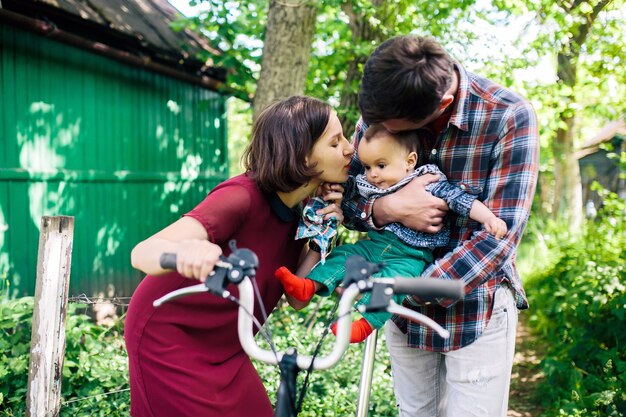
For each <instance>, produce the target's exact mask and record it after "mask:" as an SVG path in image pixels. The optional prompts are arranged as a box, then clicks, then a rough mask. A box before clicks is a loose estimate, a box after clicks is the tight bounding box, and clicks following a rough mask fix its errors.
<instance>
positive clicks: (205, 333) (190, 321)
mask: <svg viewBox="0 0 626 417" xmlns="http://www.w3.org/2000/svg"><path fill="white" fill-rule="evenodd" d="M186 216H190V217H193V218H194V219H197V220H198V221H200V222H201V223H202V224H203V225H204V227H205V228H206V230H207V232H208V234H209V239H210V240H211V241H212V242H214V243H217V244H219V245H220V246H221V248H222V250H223V251H224V254H225V255H228V254H229V253H230V250H229V248H228V242H229V241H230V240H231V239H235V240H236V241H237V247H239V248H248V249H251V250H252V251H254V252H255V253H256V254H257V255H258V257H259V269H258V271H257V282H258V285H259V289H260V292H261V295H262V298H263V302H264V303H265V306H266V309H267V311H268V312H271V311H272V310H273V309H274V307H275V306H276V304H277V303H278V301H279V299H280V297H281V296H282V294H283V290H282V287H281V285H280V283H279V282H278V280H276V279H275V278H274V271H275V270H276V269H277V268H279V267H280V266H287V267H288V268H289V269H292V270H294V269H295V268H296V264H297V260H298V257H299V255H300V252H301V250H302V246H303V243H304V242H303V241H295V240H294V237H295V234H296V228H297V224H298V216H297V215H296V214H295V213H294V212H293V211H292V210H290V209H289V208H288V207H286V206H285V205H284V204H283V203H282V202H281V201H280V200H279V199H278V197H277V196H276V195H268V194H264V193H262V192H261V191H260V190H259V188H258V187H257V186H256V184H255V182H254V181H253V180H252V179H250V178H248V176H247V175H245V174H244V175H240V176H237V177H235V178H232V179H230V180H228V181H225V182H224V183H222V184H220V185H218V186H217V187H216V188H215V189H214V190H213V191H211V193H210V194H209V195H208V196H207V197H206V199H204V201H202V202H201V203H200V204H199V205H198V206H197V207H196V208H194V209H193V210H192V211H191V212H189V213H187V214H186ZM195 284H198V281H195V280H190V279H187V278H184V277H182V276H181V275H179V274H178V273H175V272H173V273H169V274H167V275H161V276H150V275H148V276H146V277H145V279H144V280H143V281H142V282H141V283H140V284H139V286H138V287H137V289H136V290H135V293H134V294H133V297H132V300H131V303H130V306H129V308H128V313H127V316H126V327H125V330H124V332H125V339H126V348H127V350H128V358H129V367H130V395H131V415H132V416H133V417H147V416H150V417H182V416H193V417H212V416H219V417H238V416H240V417H252V416H254V417H270V416H272V415H273V411H272V407H271V404H270V402H269V399H268V397H267V392H266V391H265V388H264V387H263V384H262V382H261V380H260V378H259V376H258V374H257V372H256V370H255V369H254V367H253V365H252V363H251V361H250V359H249V358H248V356H247V355H246V354H245V352H244V351H243V350H242V348H241V345H240V343H239V339H238V337H237V305H236V304H235V303H233V302H231V301H227V300H224V299H221V298H219V297H217V296H215V295H211V294H208V293H203V294H195V295H190V296H187V297H183V298H178V299H175V300H173V301H170V302H168V303H166V304H164V305H162V306H161V307H159V308H154V307H153V306H152V302H153V301H154V300H156V299H157V298H159V297H161V296H162V295H164V294H166V293H168V292H170V291H173V290H176V289H178V288H181V287H185V286H189V285H195ZM231 287H232V288H229V290H230V291H231V292H232V293H233V295H235V296H238V291H237V289H236V287H234V286H231ZM255 316H256V317H257V318H258V319H259V320H260V321H261V322H262V321H263V320H262V318H261V314H260V311H259V308H258V305H256V306H255Z"/></svg>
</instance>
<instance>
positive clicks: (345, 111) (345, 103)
mask: <svg viewBox="0 0 626 417" xmlns="http://www.w3.org/2000/svg"><path fill="white" fill-rule="evenodd" d="M371 6H372V7H375V8H376V9H378V11H379V13H377V16H378V17H379V18H381V19H382V17H381V16H382V15H384V14H385V13H384V11H383V10H381V9H382V8H383V7H385V3H384V2H383V1H382V0H374V1H372V4H371ZM341 10H342V11H343V12H344V13H345V14H346V15H347V16H348V19H349V22H348V24H349V26H350V31H351V32H352V44H353V45H359V44H361V43H363V42H364V41H367V42H373V43H375V44H377V45H378V44H380V43H381V42H382V41H383V40H384V39H383V36H384V35H383V34H382V33H381V31H380V30H379V29H377V28H376V27H375V26H373V25H372V24H371V23H370V20H369V19H366V18H364V17H363V16H359V15H357V13H356V12H355V10H354V4H353V0H352V1H347V2H343V3H342V4H341ZM353 51H354V49H353ZM368 56H369V55H368V54H362V55H355V56H354V57H353V59H352V60H351V61H350V64H349V65H348V69H347V71H346V80H345V82H344V84H343V89H342V90H341V99H340V102H339V109H337V114H338V116H339V120H340V121H341V126H342V127H343V133H344V135H346V136H347V137H350V136H351V135H352V132H354V125H355V123H356V121H357V118H358V116H359V114H360V111H359V108H358V95H359V83H360V82H361V77H362V76H363V65H365V62H366V61H367V58H368Z"/></svg>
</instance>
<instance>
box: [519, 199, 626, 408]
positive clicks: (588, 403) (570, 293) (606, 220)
mask: <svg viewBox="0 0 626 417" xmlns="http://www.w3.org/2000/svg"><path fill="white" fill-rule="evenodd" d="M625 209H626V206H625V204H624V201H622V200H619V199H618V198H617V196H615V195H608V194H607V195H606V199H605V206H604V208H603V210H602V211H601V213H600V215H599V218H598V219H597V220H596V221H595V222H591V221H589V222H588V223H587V224H586V226H585V228H584V230H583V232H582V234H581V236H580V238H579V239H577V240H575V241H573V242H566V243H564V244H563V246H562V247H561V248H560V250H559V253H560V258H559V259H558V261H557V262H556V263H554V265H553V266H552V267H550V268H548V269H546V270H544V271H543V272H540V273H538V274H537V275H535V276H534V277H532V278H531V279H529V280H528V281H527V282H526V283H525V286H526V289H527V293H528V295H529V298H530V303H531V308H532V312H533V313H534V314H533V316H531V325H532V326H533V327H534V328H535V329H536V330H537V331H538V332H540V334H541V335H542V336H543V338H544V340H545V341H546V344H547V345H548V351H547V353H546V357H545V359H544V360H543V361H542V367H543V371H544V372H545V374H546V380H545V384H544V386H543V387H541V388H540V391H541V392H542V398H543V399H544V402H545V406H546V407H547V415H551V416H552V415H562V416H617V415H624V414H626V332H624V328H626V252H625V250H624V248H626V221H625V220H626V214H625V213H626V211H625Z"/></svg>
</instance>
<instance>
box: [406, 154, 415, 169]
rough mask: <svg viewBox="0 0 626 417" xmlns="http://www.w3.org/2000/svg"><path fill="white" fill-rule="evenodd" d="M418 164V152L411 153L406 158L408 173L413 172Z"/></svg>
mask: <svg viewBox="0 0 626 417" xmlns="http://www.w3.org/2000/svg"><path fill="white" fill-rule="evenodd" d="M415 164H417V152H411V153H409V154H408V155H407V157H406V167H407V172H410V171H413V170H414V169H415Z"/></svg>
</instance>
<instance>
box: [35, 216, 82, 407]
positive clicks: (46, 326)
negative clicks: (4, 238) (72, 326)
mask: <svg viewBox="0 0 626 417" xmlns="http://www.w3.org/2000/svg"><path fill="white" fill-rule="evenodd" d="M73 237H74V218H73V217H68V216H54V217H48V216H44V217H42V218H41V230H40V234H39V255H38V257H37V283H36V287H35V307H34V311H33V332H32V336H31V344H30V365H29V369H28V396H27V398H26V416H27V417H56V416H58V414H59V408H60V401H61V378H62V375H63V356H64V354H65V315H66V310H67V293H68V289H69V284H70V266H71V263H72V240H73Z"/></svg>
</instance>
